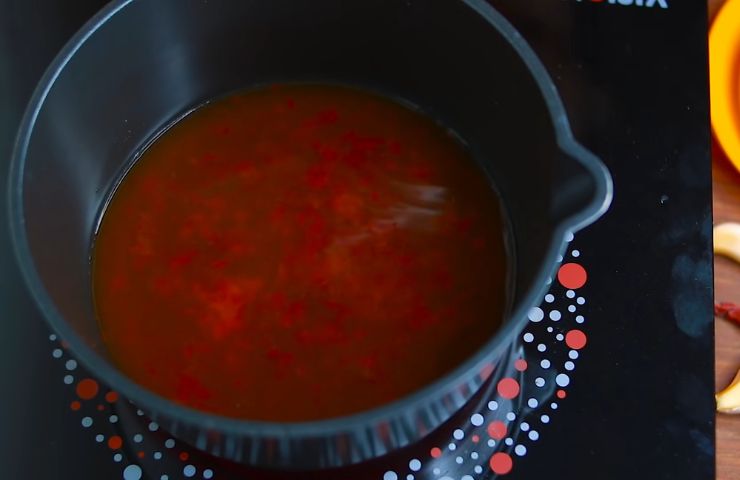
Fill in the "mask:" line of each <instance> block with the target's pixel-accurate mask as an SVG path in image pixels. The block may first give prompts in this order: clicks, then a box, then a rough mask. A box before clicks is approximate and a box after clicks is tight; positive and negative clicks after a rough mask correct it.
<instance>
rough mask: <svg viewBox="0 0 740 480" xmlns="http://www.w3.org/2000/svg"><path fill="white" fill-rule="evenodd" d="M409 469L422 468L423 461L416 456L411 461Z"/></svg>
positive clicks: (416, 470)
mask: <svg viewBox="0 0 740 480" xmlns="http://www.w3.org/2000/svg"><path fill="white" fill-rule="evenodd" d="M409 470H411V471H412V472H418V471H419V470H421V461H419V459H418V458H414V459H412V460H411V461H410V462H409Z"/></svg>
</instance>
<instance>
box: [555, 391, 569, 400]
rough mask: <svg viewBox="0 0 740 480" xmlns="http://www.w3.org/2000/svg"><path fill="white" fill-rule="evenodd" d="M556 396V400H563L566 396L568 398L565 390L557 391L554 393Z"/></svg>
mask: <svg viewBox="0 0 740 480" xmlns="http://www.w3.org/2000/svg"><path fill="white" fill-rule="evenodd" d="M556 395H557V396H558V398H560V399H563V398H565V397H566V396H568V394H567V393H565V390H558V392H557V393H556Z"/></svg>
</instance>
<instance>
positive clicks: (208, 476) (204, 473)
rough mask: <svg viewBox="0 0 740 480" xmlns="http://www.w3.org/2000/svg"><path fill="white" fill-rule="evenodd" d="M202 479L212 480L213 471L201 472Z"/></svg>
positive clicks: (208, 469)
mask: <svg viewBox="0 0 740 480" xmlns="http://www.w3.org/2000/svg"><path fill="white" fill-rule="evenodd" d="M203 478H205V479H206V480H208V479H209V478H213V470H211V469H210V468H206V469H205V470H203Z"/></svg>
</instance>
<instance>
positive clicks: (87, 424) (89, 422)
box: [81, 417, 93, 428]
mask: <svg viewBox="0 0 740 480" xmlns="http://www.w3.org/2000/svg"><path fill="white" fill-rule="evenodd" d="M81 423H82V426H83V427H85V428H88V427H90V426H91V425H92V424H93V419H92V418H90V417H84V418H83V419H82V422H81Z"/></svg>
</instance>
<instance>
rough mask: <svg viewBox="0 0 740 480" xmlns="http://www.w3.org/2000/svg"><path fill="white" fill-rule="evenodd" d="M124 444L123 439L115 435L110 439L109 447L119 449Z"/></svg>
mask: <svg viewBox="0 0 740 480" xmlns="http://www.w3.org/2000/svg"><path fill="white" fill-rule="evenodd" d="M121 445H123V440H121V437H119V436H118V435H113V436H112V437H110V438H109V439H108V447H109V448H110V449H111V450H118V449H119V448H121Z"/></svg>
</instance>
